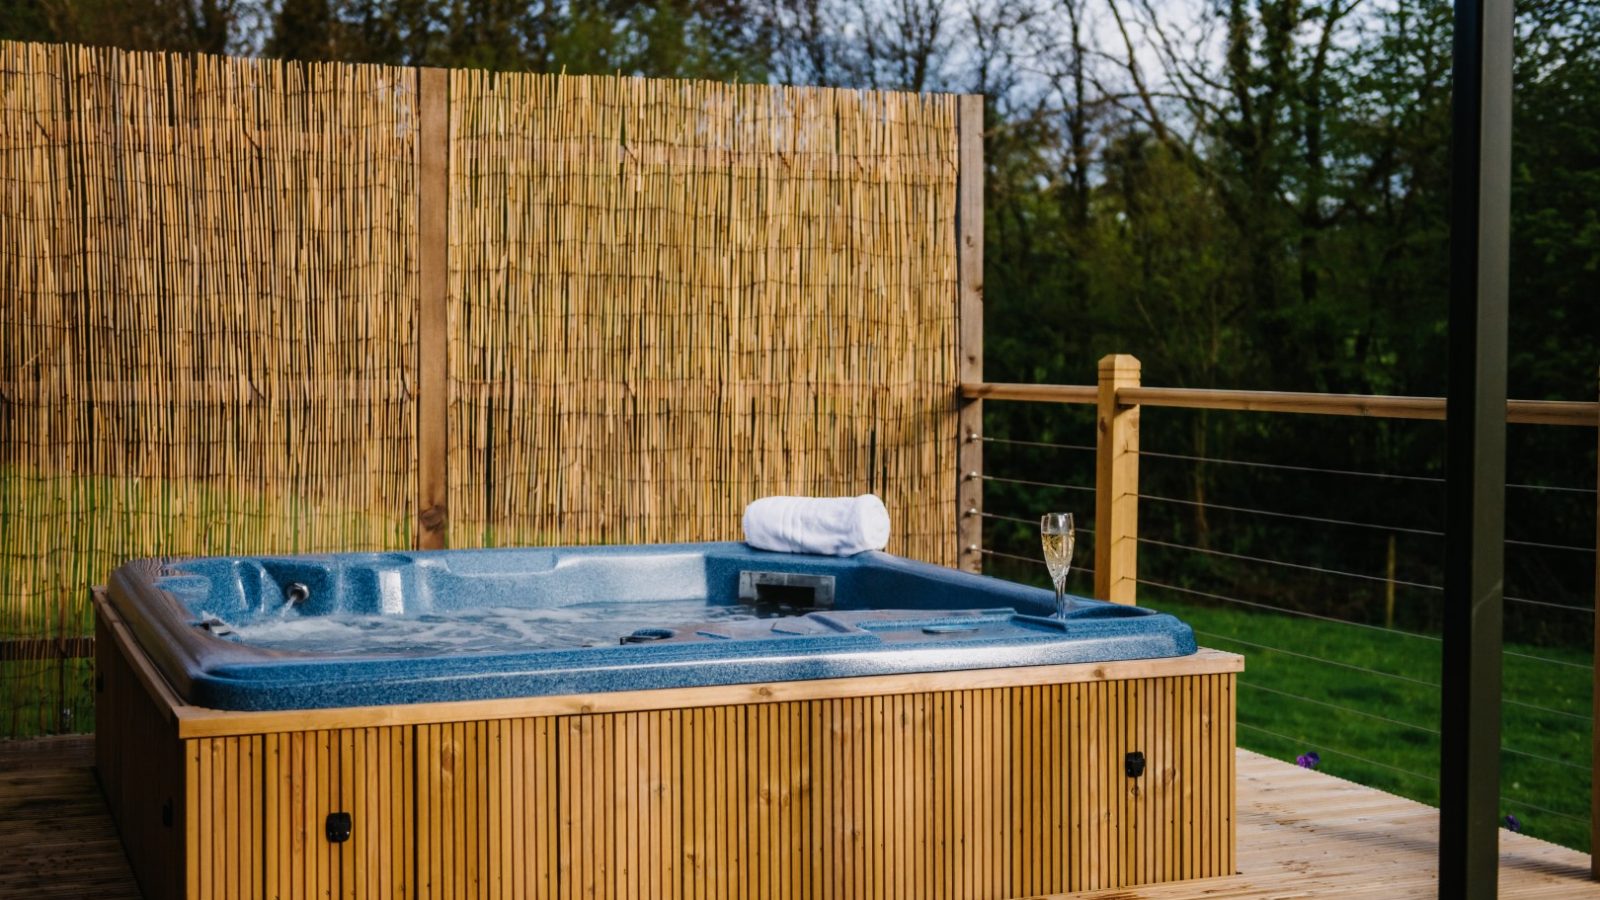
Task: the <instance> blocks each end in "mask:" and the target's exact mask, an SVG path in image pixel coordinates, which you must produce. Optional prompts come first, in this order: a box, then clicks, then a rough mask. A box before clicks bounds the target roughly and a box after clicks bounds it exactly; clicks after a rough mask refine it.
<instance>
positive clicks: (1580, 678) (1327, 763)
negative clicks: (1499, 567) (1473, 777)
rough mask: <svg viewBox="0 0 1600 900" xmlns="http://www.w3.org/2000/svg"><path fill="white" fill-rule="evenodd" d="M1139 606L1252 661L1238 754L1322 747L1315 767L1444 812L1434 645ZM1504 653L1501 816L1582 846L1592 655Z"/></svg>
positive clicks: (1263, 615) (1275, 618) (1253, 615)
mask: <svg viewBox="0 0 1600 900" xmlns="http://www.w3.org/2000/svg"><path fill="white" fill-rule="evenodd" d="M1140 602H1141V604H1143V605H1146V606H1151V607H1154V608H1157V609H1160V610H1162V611H1163V612H1170V613H1173V614H1174V615H1177V616H1179V617H1181V618H1182V619H1183V620H1184V621H1186V622H1188V623H1189V624H1190V625H1191V626H1193V628H1194V630H1195V632H1196V636H1197V637H1198V639H1199V642H1200V643H1201V644H1202V645H1203V646H1207V647H1214V648H1217V649H1219V650H1229V651H1233V652H1236V653H1240V654H1243V655H1244V657H1245V671H1244V673H1243V674H1242V675H1241V676H1240V678H1239V685H1240V687H1239V744H1240V746H1243V747H1246V748H1248V749H1251V750H1254V751H1256V752H1259V753H1264V754H1266V755H1268V756H1273V757H1276V758H1278V759H1284V760H1294V759H1295V758H1296V757H1297V756H1299V755H1300V754H1303V753H1306V752H1307V751H1316V752H1317V753H1318V754H1319V755H1320V756H1321V757H1322V762H1321V764H1320V765H1319V766H1318V767H1317V768H1318V770H1319V771H1322V772H1327V773H1329V774H1331V775H1337V776H1339V777H1341V778H1347V779H1350V780H1351V781H1357V782H1360V783H1362V784H1367V785H1371V786H1373V787H1376V788H1380V789H1382V790H1385V791H1391V792H1393V793H1396V794H1400V795H1402V796H1406V797H1410V798H1412V799H1415V800H1420V801H1422V802H1424V803H1428V804H1431V805H1435V806H1436V805H1438V802H1439V790H1438V783H1437V780H1436V779H1437V776H1438V770H1439V737H1438V728H1439V687H1438V686H1437V685H1438V681H1439V665H1440V655H1439V654H1440V644H1439V642H1438V641H1437V640H1434V639H1432V638H1431V637H1428V636H1421V635H1415V634H1411V633H1409V632H1404V631H1389V630H1385V629H1377V628H1363V627H1357V626H1351V625H1344V624H1338V623H1333V622H1322V621H1318V620H1315V619H1307V618H1302V617H1299V616H1288V615H1281V614H1277V613H1268V612H1261V611H1257V610H1239V609H1234V608H1217V607H1208V606H1199V605H1196V604H1194V603H1192V602H1184V601H1183V600H1181V599H1179V598H1178V597H1176V596H1174V595H1173V594H1171V593H1170V592H1163V591H1161V590H1159V589H1157V588H1148V589H1147V590H1146V592H1145V593H1144V594H1143V595H1142V596H1141V598H1140ZM1269 647H1270V648H1276V649H1266V648H1269ZM1505 649H1506V655H1505V658H1504V662H1505V704H1504V707H1503V710H1504V730H1503V740H1502V747H1503V750H1502V753H1501V772H1502V774H1501V795H1502V800H1501V812H1502V814H1505V813H1510V814H1514V815H1515V816H1516V817H1517V818H1518V819H1519V820H1521V823H1522V828H1523V832H1524V833H1525V834H1530V835H1534V836H1536V837H1539V838H1543V839H1545V840H1548V841H1553V842H1555V843H1558V844H1564V845H1566V846H1568V847H1573V848H1575V849H1578V850H1584V851H1587V850H1588V845H1589V810H1588V807H1589V780H1590V768H1589V732H1590V709H1591V708H1590V691H1591V686H1592V676H1591V674H1590V673H1591V666H1592V659H1591V657H1590V655H1589V654H1588V653H1583V652H1575V651H1572V650H1563V649H1560V648H1551V647H1526V646H1520V645H1514V644H1508V645H1506V648H1505ZM1295 654H1299V655H1295ZM1518 654H1521V655H1518ZM1533 656H1537V657H1543V658H1544V659H1530V658H1527V657H1533ZM1310 657H1316V658H1318V659H1312V658H1310ZM1319 660H1327V662H1323V661H1319ZM1545 660H1549V661H1545ZM1352 667H1357V668H1352ZM1361 670H1370V672H1369V671H1361ZM1374 672H1375V673H1382V674H1372V673H1374ZM1537 707H1543V709H1540V708H1537Z"/></svg>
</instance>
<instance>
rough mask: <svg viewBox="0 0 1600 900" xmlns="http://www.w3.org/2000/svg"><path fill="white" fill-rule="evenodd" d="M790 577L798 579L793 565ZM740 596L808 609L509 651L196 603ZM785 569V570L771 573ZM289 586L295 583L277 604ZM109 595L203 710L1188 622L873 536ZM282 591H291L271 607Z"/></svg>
mask: <svg viewBox="0 0 1600 900" xmlns="http://www.w3.org/2000/svg"><path fill="white" fill-rule="evenodd" d="M796 576H798V577H796ZM741 581H742V582H743V585H742V591H743V593H744V594H747V595H748V594H750V593H752V592H754V593H756V594H758V595H761V596H782V597H784V598H786V599H793V598H795V597H803V598H805V599H807V600H810V601H812V602H813V604H814V606H815V607H818V608H815V609H813V610H812V611H797V612H796V613H795V614H793V615H786V616H781V617H778V618H766V619H754V620H741V621H711V620H709V618H708V621H707V622H705V623H701V624H695V625H688V626H677V627H662V623H652V622H649V621H630V622H624V623H618V626H619V627H618V633H619V635H620V636H631V635H635V634H636V635H637V637H636V638H634V639H635V640H638V641H639V642H638V643H625V644H617V645H614V646H604V647H574V648H564V649H530V650H526V651H512V652H503V651H501V652H469V653H449V654H441V653H387V654H385V653H371V654H362V653H358V654H355V655H340V656H328V655H322V654H314V653H305V652H297V651H285V650H269V649H265V648H262V647H256V646H251V645H249V644H247V643H240V642H237V641H233V640H227V639H225V638H223V637H218V636H216V635H214V634H212V633H211V632H210V631H209V630H208V629H207V628H206V627H205V626H204V624H203V617H204V616H220V617H222V618H224V619H226V620H228V621H230V622H249V621H251V620H252V619H256V618H260V617H265V616H282V615H286V614H287V615H295V616H316V615H328V614H368V615H375V616H414V615H423V614H429V615H441V614H443V615H448V614H449V612H451V611H452V610H462V609H469V608H484V607H506V606H512V607H515V606H524V605H529V604H536V605H541V606H551V607H554V606H570V605H575V604H580V603H585V602H591V601H593V600H595V599H604V600H606V601H610V602H624V603H626V602H631V601H641V602H643V601H649V600H659V599H703V600H704V602H705V604H706V605H707V606H708V607H716V606H725V605H732V604H735V603H738V602H740V595H741ZM784 582H794V583H791V584H785V583H784ZM294 585H304V586H305V588H306V597H305V599H304V600H303V601H302V602H298V603H293V604H291V599H290V592H291V587H292V586H294ZM108 586H109V588H110V590H109V596H110V598H111V601H112V603H113V604H114V605H115V607H116V610H117V612H118V614H119V615H120V616H121V617H122V619H123V620H124V621H125V622H126V624H127V626H128V628H129V629H130V630H131V631H132V633H133V635H134V636H135V637H136V638H137V640H138V642H139V644H140V645H141V647H142V648H143V649H144V651H145V653H146V654H147V655H148V656H149V657H150V659H151V660H152V661H153V662H154V663H155V664H156V666H157V667H158V668H159V669H160V670H161V672H162V673H163V675H165V677H166V679H167V680H168V682H169V683H170V684H171V685H172V687H173V688H174V690H176V691H177V693H178V694H179V695H180V696H181V697H182V698H183V699H184V700H185V701H187V702H189V703H191V704H194V705H197V706H204V707H210V708H214V709H230V710H285V709H319V708H331V707H348V706H386V705H393V704H402V703H421V702H434V701H447V700H482V699H495V698H505V697H529V696H541V695H555V694H577V693H589V692H600V691H622V690H646V689H652V688H676V687H700V686H706V685H718V684H748V683H755V682H771V681H798V680H806V679H818V678H841V677H851V676H861V675H884V674H894V673H907V672H932V671H947V670H957V669H986V668H997V667H1007V666H1036V665H1058V664H1066V663H1088V662H1101V661H1107V660H1124V659H1148V658H1154V657H1172V656H1185V655H1188V654H1192V653H1194V652H1195V642H1194V633H1193V632H1192V631H1191V630H1190V628H1189V626H1187V625H1185V624H1184V623H1182V622H1180V621H1178V620H1177V619H1175V618H1173V617H1172V616H1169V615H1164V614H1162V613H1158V612H1155V611H1154V610H1150V609H1146V608H1143V607H1132V606H1122V605H1115V604H1109V603H1102V602H1099V601H1095V600H1087V599H1083V598H1077V600H1076V604H1077V608H1076V610H1075V611H1074V612H1073V613H1072V614H1071V615H1070V616H1069V617H1068V618H1066V619H1065V620H1059V619H1054V618H1051V617H1049V613H1050V611H1051V609H1052V608H1053V606H1054V597H1053V595H1052V594H1051V592H1049V591H1046V590H1041V589H1039V588H1033V587H1026V586H1023V585H1018V584H1014V583H1012V582H1007V581H1001V580H999V579H994V578H986V577H982V576H978V575H971V574H968V573H964V572H958V571H955V570H952V569H946V568H942V567H939V566H934V565H929V564H926V563H920V562H916V561H913V560H908V559H903V558H900V557H896V556H891V555H889V554H885V553H862V554H858V555H856V556H852V557H843V558H841V557H831V556H809V555H801V554H787V553H769V552H765V551H761V550H755V549H752V548H750V547H749V546H747V545H745V544H738V543H706V544H660V545H642V546H616V547H556V548H529V549H503V550H444V551H424V552H408V553H349V554H335V555H325V556H284V557H267V556H262V557H211V558H193V559H175V560H172V559H169V560H140V561H136V562H132V563H129V564H127V565H125V566H123V567H121V568H120V569H118V570H117V571H116V572H115V573H113V575H112V578H111V580H110V583H109V585H108ZM287 605H293V609H286V606H287Z"/></svg>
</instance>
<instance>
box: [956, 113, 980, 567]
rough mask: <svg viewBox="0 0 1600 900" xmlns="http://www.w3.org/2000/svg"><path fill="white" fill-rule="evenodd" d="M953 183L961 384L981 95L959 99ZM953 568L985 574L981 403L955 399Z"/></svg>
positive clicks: (972, 293)
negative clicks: (957, 408)
mask: <svg viewBox="0 0 1600 900" xmlns="http://www.w3.org/2000/svg"><path fill="white" fill-rule="evenodd" d="M956 122H957V126H956V127H957V134H958V138H957V142H958V146H959V156H958V169H957V171H958V173H959V174H958V176H957V181H956V283H957V291H958V292H959V295H960V296H959V298H958V301H957V302H958V304H959V309H960V331H959V335H960V338H959V341H960V347H959V348H958V352H959V354H960V359H959V363H958V368H957V377H958V378H959V379H960V380H961V381H964V382H965V381H982V380H983V96H982V95H980V94H969V95H967V96H964V97H962V98H961V99H960V107H959V113H958V118H957V120H956ZM956 402H957V403H959V404H960V413H959V415H958V416H957V421H956V548H957V549H956V565H957V567H959V568H960V569H962V570H963V571H967V572H981V571H983V554H982V552H981V551H982V549H983V517H982V513H983V480H982V478H981V477H980V476H981V475H982V474H983V440H982V438H983V401H982V400H978V399H974V398H965V399H963V398H959V397H958V398H957V401H956Z"/></svg>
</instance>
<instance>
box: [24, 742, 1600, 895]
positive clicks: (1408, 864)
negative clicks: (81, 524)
mask: <svg viewBox="0 0 1600 900" xmlns="http://www.w3.org/2000/svg"><path fill="white" fill-rule="evenodd" d="M79 741H80V743H74V742H72V741H63V742H61V743H58V744H53V745H45V744H41V745H36V746H34V747H23V746H21V745H20V744H16V745H11V746H6V745H5V743H9V742H4V743H0V896H6V897H10V896H26V897H31V898H38V900H49V898H55V897H86V896H93V897H96V898H106V900H121V898H129V900H132V898H137V897H138V896H139V891H138V888H137V887H136V886H135V885H134V883H133V876H132V874H131V873H130V871H129V869H128V864H127V861H126V860H125V859H124V858H123V855H122V845H121V843H120V842H119V841H118V840H117V835H116V832H115V831H114V829H113V828H112V825H111V818H110V816H109V815H108V814H107V813H106V809H105V804H104V803H103V802H102V800H101V798H100V793H99V789H98V787H97V786H96V784H95V780H94V775H93V772H92V770H90V769H89V768H87V767H86V766H85V765H84V762H85V761H86V760H87V759H89V758H90V757H89V755H88V753H87V752H86V751H85V748H84V746H83V745H84V744H87V743H88V740H87V739H79ZM1238 770H1239V785H1238V789H1239V816H1238V821H1239V869H1240V873H1239V874H1238V875H1232V876H1229V877H1226V878H1214V879H1208V880H1205V881H1190V882H1184V883H1179V884H1169V885H1157V886H1153V887H1145V888H1124V889H1119V890H1108V891H1094V892H1088V893H1079V894H1068V895H1058V896H1065V897H1071V898H1075V900H1176V898H1204V900H1252V898H1253V900H1263V898H1283V900H1292V898H1299V897H1341V898H1367V897H1371V898H1386V900H1387V898H1403V897H1433V896H1435V895H1436V887H1435V881H1434V866H1435V853H1436V852H1437V847H1438V845H1437V840H1438V814H1437V811H1435V810H1433V809H1432V808H1430V807H1427V806H1424V805H1422V804H1420V803H1414V802H1412V801H1410V800H1406V799H1403V798H1401V797H1396V796H1393V795H1391V794H1385V793H1383V792H1381V791H1375V790H1373V789H1371V788H1367V787H1363V786H1361V785H1358V784H1353V783H1351V782H1347V781H1341V780H1340V779H1337V778H1333V777H1331V776H1328V775H1324V774H1322V773H1319V772H1310V771H1306V770H1303V769H1299V768H1296V767H1295V766H1292V765H1290V764H1288V763H1284V762H1279V761H1277V760H1273V759H1269V758H1267V757H1264V756H1259V755H1257V754H1255V753H1251V752H1249V751H1247V750H1240V751H1239V753H1238ZM1588 871H1589V858H1588V857H1587V856H1586V855H1584V854H1582V853H1578V852H1576V851H1574V850H1568V849H1566V848H1564V847H1557V846H1555V845H1554V844H1548V843H1545V842H1544V841H1540V840H1536V839H1534V838H1530V837H1527V836H1525V835H1514V834H1508V833H1505V832H1502V841H1501V859H1500V895H1501V896H1502V897H1506V898H1522V897H1574V898H1581V897H1594V898H1597V900H1600V884H1596V883H1594V882H1591V881H1589V880H1588V877H1587V876H1588Z"/></svg>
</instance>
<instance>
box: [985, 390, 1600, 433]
mask: <svg viewBox="0 0 1600 900" xmlns="http://www.w3.org/2000/svg"><path fill="white" fill-rule="evenodd" d="M961 395H962V396H963V397H966V398H969V399H977V398H980V397H981V398H984V399H988V400H1022V401H1028V402H1034V403H1083V404H1090V403H1094V402H1095V388H1094V387H1092V386H1088V385H1064V384H995V383H989V382H983V383H976V384H963V385H962V386H961ZM1117 402H1118V403H1120V404H1124V405H1128V406H1133V405H1136V404H1137V405H1144V406H1168V407H1180V408H1186V409H1217V410H1236V411H1240V412H1276V413H1310V414H1312V415H1323V416H1367V417H1371V418H1380V419H1431V420H1442V419H1444V398H1443V397H1387V396H1373V395H1367V394H1311V393H1294V392H1290V391H1217V390H1209V389H1205V388H1153V387H1136V388H1122V389H1120V390H1118V391H1117ZM1506 421H1507V422H1510V423H1512V424H1517V425H1578V426H1589V427H1593V426H1595V425H1597V424H1600V403H1589V402H1583V401H1575V400H1510V401H1507V403H1506Z"/></svg>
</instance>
